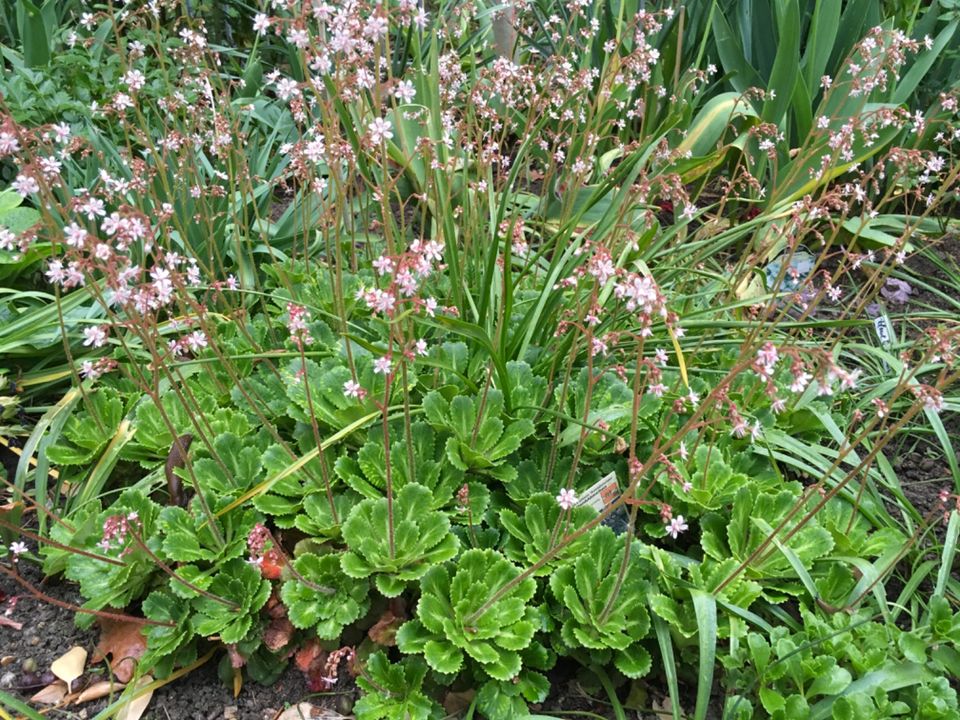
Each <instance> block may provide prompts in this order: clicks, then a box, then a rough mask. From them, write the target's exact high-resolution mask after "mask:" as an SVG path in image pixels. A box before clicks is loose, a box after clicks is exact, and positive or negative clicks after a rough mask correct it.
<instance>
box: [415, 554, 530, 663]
mask: <svg viewBox="0 0 960 720" xmlns="http://www.w3.org/2000/svg"><path fill="white" fill-rule="evenodd" d="M519 576H520V569H519V568H518V567H517V566H516V565H514V564H513V563H511V562H510V561H509V560H507V559H506V558H505V557H503V555H501V554H500V553H498V552H495V551H493V550H468V551H467V552H465V553H463V555H461V556H460V558H459V560H458V561H457V564H456V571H455V572H453V574H452V575H451V572H450V568H449V567H448V566H446V565H438V566H435V567H433V568H431V569H430V570H429V571H428V572H427V573H426V575H424V576H423V578H422V579H421V581H420V592H421V595H420V601H419V602H418V604H417V617H416V619H414V620H411V621H409V622H407V623H405V624H404V625H403V627H401V628H400V630H399V632H398V633H397V647H399V648H400V650H401V651H402V652H404V653H407V654H417V655H420V654H422V655H423V656H424V658H425V659H426V661H427V664H429V665H430V667H431V668H433V669H434V670H436V671H437V672H439V673H444V674H451V673H456V672H459V671H460V670H461V669H462V668H463V665H464V657H465V656H467V657H470V658H471V659H473V660H475V661H476V662H477V663H479V664H480V666H481V667H482V668H483V670H484V672H485V673H487V674H488V675H489V676H490V677H493V678H495V679H498V680H510V679H512V678H513V677H515V676H516V675H517V673H519V672H520V668H521V667H522V664H523V663H522V660H521V654H520V651H522V650H523V649H524V648H526V647H527V646H529V645H530V643H531V641H532V640H533V635H534V633H535V632H536V631H537V629H538V628H539V626H540V621H539V617H538V615H539V614H538V612H537V610H536V608H535V607H531V606H530V605H529V604H528V603H529V602H530V600H531V599H532V598H533V595H534V593H535V592H536V587H537V586H536V582H535V581H534V580H533V578H529V577H527V578H524V579H522V580H519V581H518V578H519ZM508 583H509V584H510V585H509V587H510V589H509V591H507V592H505V593H503V594H502V595H501V596H499V597H496V599H492V597H493V594H494V593H495V592H497V591H498V590H500V589H501V588H502V587H504V586H506V585H507V584H508Z"/></svg>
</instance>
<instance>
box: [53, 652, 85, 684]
mask: <svg viewBox="0 0 960 720" xmlns="http://www.w3.org/2000/svg"><path fill="white" fill-rule="evenodd" d="M86 664H87V651H86V650H84V649H83V648H82V647H80V646H79V645H77V646H76V647H73V648H70V649H69V650H68V651H67V652H66V653H64V654H63V655H61V656H60V657H59V658H57V659H56V660H54V661H53V664H52V665H51V666H50V672H52V673H53V674H54V675H56V676H57V677H58V678H60V679H61V680H63V681H64V682H65V683H66V684H67V690H69V689H70V685H71V683H73V681H74V680H76V679H77V678H78V677H80V676H81V675H83V668H84V667H85V666H86Z"/></svg>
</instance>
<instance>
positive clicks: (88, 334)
mask: <svg viewBox="0 0 960 720" xmlns="http://www.w3.org/2000/svg"><path fill="white" fill-rule="evenodd" d="M83 337H84V340H83V344H84V345H92V346H93V347H95V348H98V347H103V345H104V344H105V343H106V342H107V330H106V328H105V326H103V325H91V326H90V327H88V328H84V329H83Z"/></svg>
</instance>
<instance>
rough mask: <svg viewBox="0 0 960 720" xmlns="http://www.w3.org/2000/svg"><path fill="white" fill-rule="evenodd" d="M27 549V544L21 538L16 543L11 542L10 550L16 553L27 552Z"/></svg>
mask: <svg viewBox="0 0 960 720" xmlns="http://www.w3.org/2000/svg"><path fill="white" fill-rule="evenodd" d="M27 550H28V548H27V544H26V543H25V542H21V541H19V540H18V541H17V542H15V543H11V545H10V552H12V553H13V554H14V555H23V554H24V553H25V552H27Z"/></svg>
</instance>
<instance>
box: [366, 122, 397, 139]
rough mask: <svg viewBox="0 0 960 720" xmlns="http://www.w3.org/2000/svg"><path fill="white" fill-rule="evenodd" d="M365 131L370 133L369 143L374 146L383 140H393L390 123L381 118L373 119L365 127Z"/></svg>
mask: <svg viewBox="0 0 960 720" xmlns="http://www.w3.org/2000/svg"><path fill="white" fill-rule="evenodd" d="M367 130H368V131H369V132H370V141H371V142H372V143H374V144H375V145H379V144H380V143H382V142H383V141H384V140H392V139H393V130H392V129H391V127H390V122H389V121H388V120H384V119H383V118H374V119H373V121H372V122H371V123H370V124H369V125H368V126H367Z"/></svg>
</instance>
